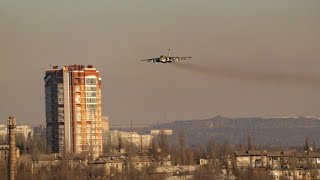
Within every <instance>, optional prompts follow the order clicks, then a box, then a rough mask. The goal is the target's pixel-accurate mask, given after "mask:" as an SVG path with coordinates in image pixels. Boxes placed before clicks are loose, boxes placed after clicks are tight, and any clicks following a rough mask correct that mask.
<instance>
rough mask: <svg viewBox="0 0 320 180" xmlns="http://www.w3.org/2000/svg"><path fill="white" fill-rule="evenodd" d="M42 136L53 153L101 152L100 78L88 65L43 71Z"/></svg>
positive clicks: (93, 153) (97, 153) (90, 153)
mask: <svg viewBox="0 0 320 180" xmlns="http://www.w3.org/2000/svg"><path fill="white" fill-rule="evenodd" d="M44 81H45V105H46V125H47V128H46V140H47V146H48V147H49V149H50V150H51V152H53V153H82V152H85V153H88V154H89V155H92V156H98V155H101V154H102V134H101V133H102V131H101V78H100V73H99V71H98V70H97V69H96V68H94V67H93V66H92V65H88V66H84V65H71V66H64V67H62V68H59V67H58V66H53V67H52V68H51V69H48V70H46V72H45V77H44Z"/></svg>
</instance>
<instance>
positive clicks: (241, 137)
mask: <svg viewBox="0 0 320 180" xmlns="http://www.w3.org/2000/svg"><path fill="white" fill-rule="evenodd" d="M158 127H159V128H169V129H172V130H174V132H175V136H178V134H179V133H180V134H181V133H183V134H185V136H186V139H187V142H188V144H189V145H199V144H203V143H207V142H208V141H211V140H214V141H215V142H220V143H223V142H225V141H228V142H230V143H232V144H238V143H241V144H243V145H246V144H247V137H248V134H251V136H252V139H253V141H254V144H255V146H259V147H262V148H264V147H299V146H300V147H302V146H303V145H304V143H305V139H306V137H307V136H308V137H309V140H310V143H311V144H312V143H313V142H314V143H316V144H318V145H320V119H319V118H316V117H274V118H226V117H222V116H216V117H214V118H210V119H204V120H187V121H175V122H170V123H165V124H161V125H159V126H158ZM151 128H156V127H151Z"/></svg>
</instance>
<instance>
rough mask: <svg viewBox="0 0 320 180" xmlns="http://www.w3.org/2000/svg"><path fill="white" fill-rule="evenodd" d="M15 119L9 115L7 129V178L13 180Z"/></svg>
mask: <svg viewBox="0 0 320 180" xmlns="http://www.w3.org/2000/svg"><path fill="white" fill-rule="evenodd" d="M16 125H17V123H16V119H15V118H14V117H9V120H8V130H9V168H8V179H9V180H14V179H15V178H14V175H15V165H16V140H15V128H16Z"/></svg>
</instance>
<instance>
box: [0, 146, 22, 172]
mask: <svg viewBox="0 0 320 180" xmlns="http://www.w3.org/2000/svg"><path fill="white" fill-rule="evenodd" d="M19 156H20V151H19V148H17V147H16V158H18V157H19ZM8 162H9V145H0V167H1V166H7V165H8Z"/></svg>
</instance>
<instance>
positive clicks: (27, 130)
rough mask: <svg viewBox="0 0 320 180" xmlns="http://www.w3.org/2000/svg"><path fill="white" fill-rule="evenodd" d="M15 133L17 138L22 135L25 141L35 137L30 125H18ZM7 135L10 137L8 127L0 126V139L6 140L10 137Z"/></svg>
mask: <svg viewBox="0 0 320 180" xmlns="http://www.w3.org/2000/svg"><path fill="white" fill-rule="evenodd" d="M15 132H16V136H18V135H19V134H22V135H23V136H24V138H25V140H27V138H28V136H29V135H30V137H31V138H32V136H33V129H32V127H31V126H29V125H17V126H16V129H15ZM7 135H8V125H4V124H0V139H1V140H6V139H7V137H8V136H7Z"/></svg>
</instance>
